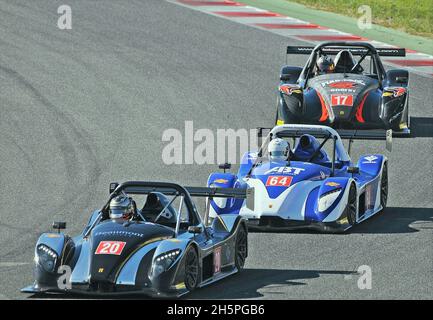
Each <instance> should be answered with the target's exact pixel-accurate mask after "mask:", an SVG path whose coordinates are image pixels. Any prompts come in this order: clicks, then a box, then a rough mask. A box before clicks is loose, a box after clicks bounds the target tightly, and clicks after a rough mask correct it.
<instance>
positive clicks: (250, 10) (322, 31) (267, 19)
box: [166, 0, 433, 78]
mask: <svg viewBox="0 0 433 320" xmlns="http://www.w3.org/2000/svg"><path fill="white" fill-rule="evenodd" d="M166 1H168V2H170V3H174V4H177V5H181V6H183V7H186V8H189V9H192V10H196V11H200V12H203V13H206V14H210V15H213V16H216V17H219V18H223V19H228V20H231V21H233V22H237V23H241V24H244V25H248V26H250V27H253V28H258V29H260V30H265V31H268V32H272V33H275V34H278V35H280V36H283V37H287V38H292V39H295V40H298V41H303V42H308V43H311V44H314V45H316V44H318V43H320V42H321V41H325V40H320V38H319V39H318V40H316V39H315V38H311V37H317V36H319V37H337V38H338V37H344V38H347V40H349V41H350V40H351V38H352V37H353V40H354V41H365V42H369V43H371V44H373V45H374V46H376V47H395V46H393V45H390V44H386V43H383V42H380V41H376V40H369V39H366V38H363V37H360V39H359V40H358V39H356V37H358V36H355V35H352V34H349V33H346V32H342V31H339V30H335V29H330V28H326V27H322V26H319V27H320V28H315V27H310V28H309V27H308V25H310V26H311V25H317V24H314V23H310V22H307V21H303V20H300V19H296V18H291V17H286V16H284V15H281V14H278V15H276V16H264V17H262V16H259V17H258V16H250V14H256V13H258V14H273V13H272V12H270V11H267V10H264V9H259V8H255V7H252V6H249V5H244V4H242V3H238V2H235V1H224V0H220V1H215V0H214V1H198V0H196V2H198V3H201V4H203V3H205V4H206V5H194V0H192V1H186V2H185V1H182V0H166ZM223 2H226V3H232V4H235V5H221V3H223ZM213 3H215V5H213ZM228 12H233V14H234V15H233V16H227V14H228ZM219 13H221V14H219ZM239 13H244V14H246V15H247V16H242V17H239V16H237V15H238V14H239ZM224 14H226V15H224ZM260 24H261V25H260ZM269 24H277V25H280V24H289V25H291V26H288V27H287V28H269ZM293 25H295V26H293ZM300 26H306V27H305V28H301V27H300ZM304 37H306V38H304ZM343 40H344V39H343ZM382 61H383V63H384V64H388V65H391V66H393V67H397V68H404V69H407V70H409V71H411V72H414V73H417V74H420V75H423V76H427V77H429V78H431V77H432V76H433V65H419V66H407V65H404V64H402V63H404V62H406V63H411V62H412V61H415V62H413V63H421V64H425V63H426V62H427V64H430V61H432V62H433V56H431V55H428V54H425V53H421V52H413V50H409V52H406V57H404V58H402V57H384V58H383V59H382ZM399 62H400V63H399Z"/></svg>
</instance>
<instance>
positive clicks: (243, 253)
mask: <svg viewBox="0 0 433 320" xmlns="http://www.w3.org/2000/svg"><path fill="white" fill-rule="evenodd" d="M235 254H236V256H235V265H236V268H237V269H238V272H240V271H241V270H242V269H243V268H244V265H245V259H246V258H247V254H248V233H247V231H246V230H245V227H244V226H240V228H239V231H238V234H237V235H236V248H235Z"/></svg>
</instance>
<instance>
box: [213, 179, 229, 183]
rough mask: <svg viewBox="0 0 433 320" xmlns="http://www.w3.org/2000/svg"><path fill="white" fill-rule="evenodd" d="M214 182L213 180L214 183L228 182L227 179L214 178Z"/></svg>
mask: <svg viewBox="0 0 433 320" xmlns="http://www.w3.org/2000/svg"><path fill="white" fill-rule="evenodd" d="M214 182H215V183H227V182H229V181H228V180H226V179H216V180H214Z"/></svg>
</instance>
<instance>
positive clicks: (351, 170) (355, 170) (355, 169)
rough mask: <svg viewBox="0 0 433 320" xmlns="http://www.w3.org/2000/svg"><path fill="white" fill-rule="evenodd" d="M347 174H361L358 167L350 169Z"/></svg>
mask: <svg viewBox="0 0 433 320" xmlns="http://www.w3.org/2000/svg"><path fill="white" fill-rule="evenodd" d="M347 172H348V173H351V174H355V173H359V168H358V167H348V168H347Z"/></svg>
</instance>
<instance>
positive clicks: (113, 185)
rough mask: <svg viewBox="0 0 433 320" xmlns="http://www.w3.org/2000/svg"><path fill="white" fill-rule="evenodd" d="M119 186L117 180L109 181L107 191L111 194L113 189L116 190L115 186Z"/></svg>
mask: <svg viewBox="0 0 433 320" xmlns="http://www.w3.org/2000/svg"><path fill="white" fill-rule="evenodd" d="M118 186H119V183H117V182H111V183H110V188H109V192H110V194H112V193H113V192H114V190H116V188H117V187H118Z"/></svg>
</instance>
